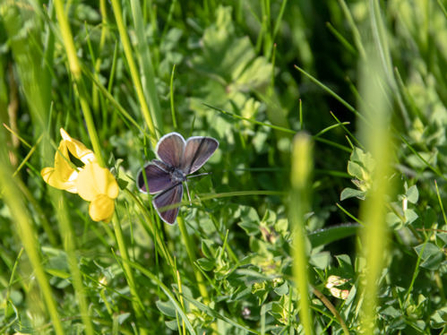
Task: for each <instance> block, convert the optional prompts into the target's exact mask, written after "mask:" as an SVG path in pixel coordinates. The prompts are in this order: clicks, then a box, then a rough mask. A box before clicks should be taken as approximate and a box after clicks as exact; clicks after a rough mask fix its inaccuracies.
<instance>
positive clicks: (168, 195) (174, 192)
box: [152, 183, 183, 224]
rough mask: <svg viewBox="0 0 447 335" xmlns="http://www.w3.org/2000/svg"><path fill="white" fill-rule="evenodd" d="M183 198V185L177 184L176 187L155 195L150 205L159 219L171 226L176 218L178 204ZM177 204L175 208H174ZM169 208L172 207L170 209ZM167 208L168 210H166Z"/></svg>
mask: <svg viewBox="0 0 447 335" xmlns="http://www.w3.org/2000/svg"><path fill="white" fill-rule="evenodd" d="M182 196H183V185H182V183H178V184H177V185H175V186H173V187H171V188H170V189H167V190H166V191H163V192H161V193H160V194H158V195H156V196H155V198H154V199H153V200H152V204H153V205H154V207H155V210H156V211H157V213H158V215H159V216H160V218H161V219H162V220H163V221H164V222H166V223H169V224H173V223H174V222H175V219H176V218H177V215H178V212H179V206H180V202H181V200H182ZM175 204H177V206H175ZM170 206H173V207H172V208H171V207H170ZM166 207H168V208H166Z"/></svg>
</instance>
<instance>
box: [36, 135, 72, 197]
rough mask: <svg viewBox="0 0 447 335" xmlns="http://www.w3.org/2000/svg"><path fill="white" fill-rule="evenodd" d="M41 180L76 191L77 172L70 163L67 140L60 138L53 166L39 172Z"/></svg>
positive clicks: (61, 188) (69, 190)
mask: <svg viewBox="0 0 447 335" xmlns="http://www.w3.org/2000/svg"><path fill="white" fill-rule="evenodd" d="M40 174H41V175H42V178H43V180H44V181H45V182H46V183H48V184H49V185H50V186H53V187H55V188H58V189H60V190H66V191H68V192H72V193H76V192H77V190H76V178H77V176H78V172H77V170H76V169H75V168H73V166H72V165H71V164H70V161H69V157H68V148H67V141H65V140H62V141H61V143H60V144H59V148H58V149H57V151H56V154H55V156H54V168H50V167H48V168H44V169H42V171H41V173H40Z"/></svg>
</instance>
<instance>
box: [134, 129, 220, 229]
mask: <svg viewBox="0 0 447 335" xmlns="http://www.w3.org/2000/svg"><path fill="white" fill-rule="evenodd" d="M218 146H219V142H218V141H217V140H216V139H214V138H211V137H205V136H193V137H190V138H188V140H186V141H185V139H184V138H183V136H182V135H180V134H178V133H175V132H174V133H169V134H167V135H165V136H163V137H162V138H161V139H160V140H159V142H158V143H157V147H156V148H155V151H156V153H157V156H158V158H159V159H154V160H152V161H151V162H150V163H149V164H147V165H146V166H145V167H144V168H143V169H142V170H141V171H140V172H139V173H138V175H137V180H136V182H137V186H138V189H139V190H140V192H143V193H150V194H156V196H155V197H154V198H153V200H152V203H153V205H154V207H155V209H156V210H157V213H158V215H159V216H160V218H161V219H162V220H163V221H165V222H167V223H169V224H173V223H174V222H175V219H176V218H177V215H178V211H179V207H178V206H174V205H175V204H178V203H180V202H181V199H182V196H183V182H185V181H186V180H187V176H188V175H190V174H192V173H194V172H196V171H197V170H198V169H200V168H201V167H202V166H203V165H204V164H205V163H206V161H207V160H208V159H209V158H210V157H211V156H212V155H213V153H214V152H215V151H216V149H217V148H218ZM148 188H149V192H148ZM163 207H167V208H166V209H164V208H163ZM170 207H172V208H170Z"/></svg>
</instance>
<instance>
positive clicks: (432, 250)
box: [414, 242, 444, 270]
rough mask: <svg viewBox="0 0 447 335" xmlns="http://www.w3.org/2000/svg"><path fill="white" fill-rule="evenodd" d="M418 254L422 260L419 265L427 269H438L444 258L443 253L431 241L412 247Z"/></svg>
mask: <svg viewBox="0 0 447 335" xmlns="http://www.w3.org/2000/svg"><path fill="white" fill-rule="evenodd" d="M414 250H415V251H416V253H417V254H418V256H419V257H420V258H421V259H422V260H423V262H422V263H421V267H423V268H425V269H428V270H438V269H439V267H440V265H441V263H442V261H443V260H444V253H443V252H442V250H441V249H440V248H439V247H438V246H436V245H435V244H433V243H430V242H428V243H424V244H420V245H418V246H416V247H414Z"/></svg>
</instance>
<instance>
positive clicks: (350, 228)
mask: <svg viewBox="0 0 447 335" xmlns="http://www.w3.org/2000/svg"><path fill="white" fill-rule="evenodd" d="M359 227H360V225H359V224H355V223H353V224H346V225H340V226H336V227H330V228H323V229H320V230H317V231H315V232H312V233H310V234H308V235H307V237H308V238H309V241H310V243H311V244H312V247H313V248H316V247H319V246H322V245H327V244H329V243H332V242H334V241H339V240H341V239H344V238H346V237H349V236H352V235H355V234H356V233H357V231H358V229H359Z"/></svg>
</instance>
